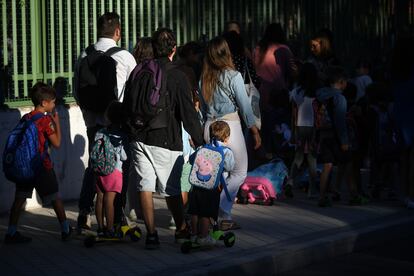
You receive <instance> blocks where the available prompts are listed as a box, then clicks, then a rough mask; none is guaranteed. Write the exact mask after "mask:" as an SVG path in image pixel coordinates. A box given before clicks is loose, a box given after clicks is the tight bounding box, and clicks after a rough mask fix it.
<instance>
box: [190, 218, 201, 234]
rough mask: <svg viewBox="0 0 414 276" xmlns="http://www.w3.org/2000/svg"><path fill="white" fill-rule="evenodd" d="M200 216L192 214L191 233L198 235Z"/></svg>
mask: <svg viewBox="0 0 414 276" xmlns="http://www.w3.org/2000/svg"><path fill="white" fill-rule="evenodd" d="M198 230H199V228H198V216H197V215H192V216H191V234H192V235H198Z"/></svg>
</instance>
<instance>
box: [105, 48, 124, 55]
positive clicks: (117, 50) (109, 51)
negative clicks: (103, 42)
mask: <svg viewBox="0 0 414 276" xmlns="http://www.w3.org/2000/svg"><path fill="white" fill-rule="evenodd" d="M122 50H124V49H122V48H121V47H118V46H114V47H112V48H109V49H108V50H106V52H105V55H106V56H112V55H113V54H116V53H118V52H120V51H122Z"/></svg>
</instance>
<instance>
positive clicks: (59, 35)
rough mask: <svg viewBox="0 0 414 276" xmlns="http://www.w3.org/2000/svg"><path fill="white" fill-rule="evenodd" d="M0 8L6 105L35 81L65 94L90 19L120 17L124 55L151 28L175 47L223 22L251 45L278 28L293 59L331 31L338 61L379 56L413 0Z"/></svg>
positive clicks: (44, 3) (94, 1)
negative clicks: (172, 37)
mask: <svg viewBox="0 0 414 276" xmlns="http://www.w3.org/2000/svg"><path fill="white" fill-rule="evenodd" d="M0 6H1V7H0V13H1V19H0V23H1V26H0V50H1V53H0V63H1V64H0V66H1V68H2V70H1V77H0V79H1V80H2V82H1V86H0V88H1V91H3V94H4V95H5V98H6V102H7V103H11V102H13V101H22V100H24V99H27V97H28V89H29V88H30V87H31V86H32V85H33V83H34V82H36V81H38V80H43V81H45V82H48V83H50V84H53V83H55V81H56V80H57V81H58V82H59V85H61V87H64V88H63V90H64V91H65V92H67V93H68V94H69V95H70V93H71V91H72V78H73V68H74V64H75V62H76V60H77V57H78V55H79V54H80V51H81V50H82V49H83V48H85V47H86V46H87V45H89V44H90V43H93V42H94V41H95V40H96V32H97V30H96V19H97V17H98V16H99V15H101V14H102V13H104V12H105V11H116V12H117V13H119V14H120V15H121V25H122V26H121V29H122V30H121V31H122V39H121V42H120V46H122V47H124V48H126V49H129V50H131V49H132V48H133V47H134V45H135V43H136V41H137V38H138V37H139V36H150V35H151V33H152V32H153V31H154V30H156V29H157V28H158V27H159V26H167V27H170V28H172V29H173V30H174V31H175V33H176V35H177V40H178V44H179V45H182V44H184V43H185V42H188V41H190V40H197V39H198V38H199V37H200V36H201V35H202V34H205V35H206V37H208V38H212V37H214V36H216V35H218V34H220V32H221V31H222V29H223V26H224V23H225V22H226V21H228V20H237V21H239V22H240V23H241V25H242V29H243V33H244V37H245V40H246V42H247V45H248V46H250V47H253V46H254V45H255V44H256V42H257V40H258V39H259V38H260V36H261V34H262V32H263V30H264V27H265V26H266V25H267V24H268V23H271V22H281V23H282V24H283V26H284V28H285V29H286V31H287V34H288V38H289V39H290V42H291V46H292V48H294V49H295V50H296V54H297V55H299V56H301V57H303V56H305V55H306V50H305V49H306V48H307V40H308V39H309V36H310V35H312V34H313V33H314V32H315V31H317V30H318V29H319V28H321V27H328V28H330V29H332V30H333V31H334V33H335V47H336V50H337V54H338V56H339V58H340V59H342V60H349V58H351V57H354V56H355V51H358V53H359V54H362V55H371V56H375V55H382V54H384V53H386V52H387V51H389V49H390V48H391V47H392V44H393V39H394V35H395V32H396V30H397V29H398V28H400V27H401V26H412V24H413V23H414V20H413V17H414V0H367V1H360V0H318V1H316V0H314V1H312V0H227V1H225V0H83V1H80V0H0ZM410 24H411V25H410ZM62 83H63V84H62ZM1 91H0V94H1V93H2V92H1ZM0 101H1V95H0Z"/></svg>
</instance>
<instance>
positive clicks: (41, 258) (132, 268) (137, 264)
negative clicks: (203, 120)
mask: <svg viewBox="0 0 414 276" xmlns="http://www.w3.org/2000/svg"><path fill="white" fill-rule="evenodd" d="M155 205H156V209H157V210H156V223H157V225H158V226H159V228H158V232H159V236H160V241H161V249H159V250H155V251H148V250H145V249H144V240H141V241H139V242H138V243H132V242H129V241H127V242H125V243H112V244H109V243H107V244H98V245H96V246H95V247H93V248H85V247H84V246H83V237H74V238H73V239H72V240H71V241H69V242H67V243H63V242H61V241H60V228H59V225H58V223H57V219H56V218H55V215H54V212H53V209H51V208H42V209H35V210H32V211H27V212H24V213H23V215H22V218H21V221H20V231H22V232H24V233H25V234H26V235H29V236H31V237H33V241H32V243H30V244H26V245H4V244H3V243H2V244H1V245H0V272H1V275H29V274H30V275H56V274H73V275H79V274H94V275H97V274H99V275H111V274H117V275H130V274H131V275H132V274H134V275H137V274H138V275H142V274H157V275H165V274H168V275H172V274H188V275H193V274H223V275H224V274H228V275H233V274H239V275H240V274H241V275H251V274H259V273H260V274H265V275H272V274H278V273H281V272H284V271H288V270H291V269H294V268H299V267H302V266H304V265H307V264H310V263H312V262H316V261H321V260H324V259H326V258H328V257H334V256H338V255H341V254H346V253H350V252H353V251H354V250H358V249H362V248H366V247H367V246H370V245H372V244H374V243H375V242H378V241H379V240H384V239H388V238H390V237H392V236H393V235H402V234H404V232H406V233H408V232H409V231H411V233H413V230H414V213H413V211H410V210H406V209H405V208H403V206H402V204H401V203H400V202H396V201H393V202H392V201H382V202H371V203H369V204H368V205H365V206H359V207H351V206H348V205H346V204H344V203H339V204H335V205H334V207H331V208H319V207H317V206H316V201H315V200H309V199H307V198H305V196H304V195H301V194H300V193H297V194H295V198H294V199H291V200H285V201H282V202H278V203H277V204H276V205H274V206H258V205H235V208H234V219H235V220H236V221H237V222H238V223H239V224H240V225H241V227H242V229H240V230H236V231H234V233H235V234H236V244H235V245H234V246H233V247H232V248H226V247H224V245H222V246H221V247H218V248H215V249H213V250H208V251H197V252H193V253H191V254H187V255H184V254H182V253H181V252H180V247H179V245H177V244H175V243H174V237H173V231H172V230H169V229H168V222H169V219H170V217H169V212H168V211H167V210H166V205H165V201H164V200H162V199H156V200H155ZM66 209H67V214H68V217H69V219H71V220H72V221H73V224H75V220H76V217H77V212H76V211H77V208H76V203H74V202H72V203H67V204H66ZM139 226H140V227H141V229H143V230H144V229H145V227H144V226H143V225H142V223H139ZM6 229H7V217H5V216H3V217H0V236H1V237H0V239H3V237H4V234H5V231H6ZM144 232H145V231H144ZM144 237H145V234H144Z"/></svg>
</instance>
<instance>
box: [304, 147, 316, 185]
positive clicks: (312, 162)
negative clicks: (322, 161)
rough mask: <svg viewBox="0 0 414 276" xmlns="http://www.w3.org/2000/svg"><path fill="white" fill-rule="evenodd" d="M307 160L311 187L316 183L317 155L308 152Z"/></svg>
mask: <svg viewBox="0 0 414 276" xmlns="http://www.w3.org/2000/svg"><path fill="white" fill-rule="evenodd" d="M306 157H307V160H308V171H309V185H311V187H312V186H313V185H314V184H315V180H316V177H317V173H316V168H317V163H316V157H315V156H314V155H313V154H312V153H308V154H307V156H306Z"/></svg>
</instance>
